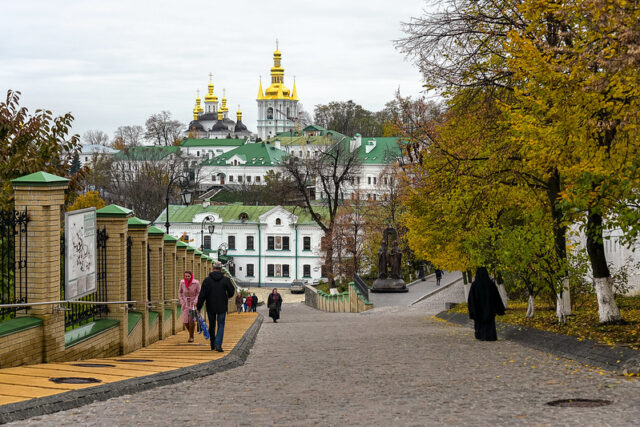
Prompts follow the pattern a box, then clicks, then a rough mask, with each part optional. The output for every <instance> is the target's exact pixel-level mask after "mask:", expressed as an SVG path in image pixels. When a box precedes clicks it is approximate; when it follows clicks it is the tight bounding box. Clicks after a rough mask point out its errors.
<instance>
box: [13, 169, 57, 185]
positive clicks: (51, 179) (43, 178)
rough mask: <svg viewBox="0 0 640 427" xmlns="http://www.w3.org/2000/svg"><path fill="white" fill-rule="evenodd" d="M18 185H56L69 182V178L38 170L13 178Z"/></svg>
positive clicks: (14, 183)
mask: <svg viewBox="0 0 640 427" xmlns="http://www.w3.org/2000/svg"><path fill="white" fill-rule="evenodd" d="M11 183H12V184H13V186H14V187H15V186H16V185H35V186H45V187H46V186H54V185H62V184H68V183H69V180H68V179H67V178H63V177H61V176H57V175H53V174H50V173H47V172H36V173H32V174H29V175H25V176H21V177H20V178H15V179H12V180H11Z"/></svg>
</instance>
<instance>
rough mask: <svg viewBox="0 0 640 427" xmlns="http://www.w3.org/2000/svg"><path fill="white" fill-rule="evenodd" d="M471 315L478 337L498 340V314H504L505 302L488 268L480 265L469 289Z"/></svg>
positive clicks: (482, 339) (486, 339) (485, 339)
mask: <svg viewBox="0 0 640 427" xmlns="http://www.w3.org/2000/svg"><path fill="white" fill-rule="evenodd" d="M468 303H469V317H470V318H471V319H473V323H474V327H475V331H476V333H475V336H476V339H478V340H481V341H496V340H497V339H498V334H497V332H496V314H498V315H503V314H504V304H503V303H502V298H501V297H500V293H499V292H498V288H497V287H496V284H495V283H494V282H493V280H491V278H490V277H489V273H488V272H487V269H486V268H484V267H478V269H477V270H476V278H475V280H474V281H473V283H472V284H471V289H470V290H469V299H468Z"/></svg>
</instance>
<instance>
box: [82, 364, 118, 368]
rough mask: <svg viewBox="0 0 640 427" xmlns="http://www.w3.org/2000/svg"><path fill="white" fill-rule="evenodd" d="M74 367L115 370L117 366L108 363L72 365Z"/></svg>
mask: <svg viewBox="0 0 640 427" xmlns="http://www.w3.org/2000/svg"><path fill="white" fill-rule="evenodd" d="M72 366H80V367H83V368H115V367H116V365H109V364H107V363H72Z"/></svg>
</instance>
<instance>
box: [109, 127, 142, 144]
mask: <svg viewBox="0 0 640 427" xmlns="http://www.w3.org/2000/svg"><path fill="white" fill-rule="evenodd" d="M144 138H145V131H144V128H143V127H142V126H139V125H129V126H118V129H116V133H115V141H114V144H113V146H114V148H115V149H117V150H122V149H124V148H125V147H126V148H129V147H138V146H140V145H142V142H143V141H144Z"/></svg>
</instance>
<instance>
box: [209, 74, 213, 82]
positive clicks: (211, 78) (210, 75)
mask: <svg viewBox="0 0 640 427" xmlns="http://www.w3.org/2000/svg"><path fill="white" fill-rule="evenodd" d="M211 80H213V73H209V82H211Z"/></svg>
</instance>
